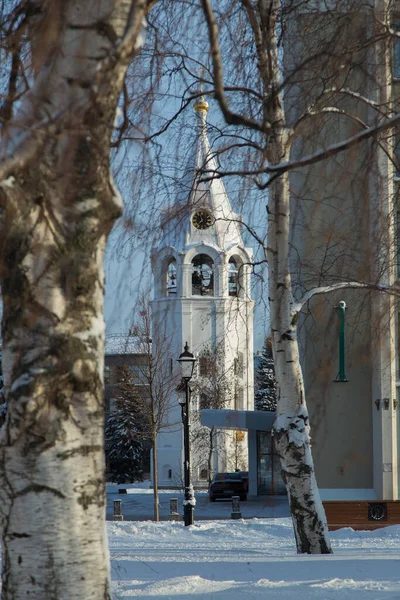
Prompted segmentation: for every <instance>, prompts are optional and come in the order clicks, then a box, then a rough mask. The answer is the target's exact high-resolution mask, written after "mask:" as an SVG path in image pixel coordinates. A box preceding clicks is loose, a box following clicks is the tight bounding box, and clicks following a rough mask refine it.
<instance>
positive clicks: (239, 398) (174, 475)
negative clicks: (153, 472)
mask: <svg viewBox="0 0 400 600" xmlns="http://www.w3.org/2000/svg"><path fill="white" fill-rule="evenodd" d="M194 109H195V112H196V118H197V136H196V139H195V143H194V145H193V148H192V149H191V150H190V151H189V152H188V155H189V159H188V164H187V167H186V170H185V172H184V176H183V184H182V187H183V188H184V189H183V191H182V193H181V194H178V195H177V198H176V201H175V203H174V206H173V207H172V208H170V210H169V211H168V212H167V213H166V214H165V215H164V219H163V222H162V239H161V242H160V244H159V245H158V247H157V248H154V249H153V252H152V267H153V276H154V299H153V301H152V321H153V323H152V325H153V332H155V331H157V330H158V331H159V330H160V329H163V333H164V336H165V338H166V339H168V340H169V342H170V350H169V353H170V359H171V365H172V366H173V371H174V373H175V374H176V373H177V370H178V365H177V363H176V359H177V358H178V356H179V355H180V353H181V352H182V351H183V348H184V345H185V343H186V342H187V343H188V345H189V348H190V351H191V352H193V353H194V354H195V355H199V354H200V356H201V353H202V351H204V349H206V348H208V349H210V350H211V351H213V352H217V353H219V357H220V367H219V369H220V373H221V375H223V374H225V375H226V379H227V380H229V382H230V383H231V386H232V389H234V391H233V393H232V394H231V396H230V401H229V404H230V406H229V407H230V408H232V409H233V408H237V409H241V410H252V409H253V401H254V393H253V304H254V303H253V301H252V300H251V296H250V271H251V263H252V250H251V249H249V248H246V247H245V245H244V243H243V239H242V235H241V216H240V215H238V214H235V213H234V212H233V210H232V207H231V205H230V202H229V199H228V196H227V193H226V191H225V188H224V185H223V183H222V181H221V180H220V179H213V180H211V181H203V180H202V170H203V169H206V170H211V171H214V170H216V162H215V159H214V157H213V153H212V150H211V148H210V143H209V141H208V138H207V125H206V117H207V111H208V104H207V102H206V101H205V100H204V98H201V99H199V100H198V101H197V102H196V103H195V105H194ZM153 339H154V345H155V346H156V347H157V348H162V346H163V340H162V339H161V340H158V339H157V336H156V335H153ZM198 363H200V364H198V367H197V375H198V377H199V378H201V377H202V376H204V377H207V373H204V374H203V373H202V367H203V364H202V362H201V361H198ZM200 387H201V386H200ZM201 402H202V399H201V389H200V390H199V393H197V394H193V395H192V408H193V410H198V409H199V408H201ZM171 405H172V406H173V407H174V412H175V417H176V418H175V419H173V421H174V422H175V423H178V422H180V412H181V409H180V407H179V404H178V398H177V394H176V393H175V394H173V397H171ZM182 437H183V436H182V429H181V426H177V425H175V426H173V427H171V428H170V430H169V431H167V430H166V431H163V432H162V433H161V434H160V435H159V440H158V448H159V450H158V464H159V484H160V485H162V486H168V485H170V486H173V485H176V484H177V482H181V481H182V467H183V439H182ZM221 440H223V441H221V443H219V444H218V445H217V446H215V447H214V450H213V458H212V462H213V464H212V469H211V470H212V471H213V472H215V471H225V470H227V467H228V464H229V456H230V455H231V453H232V451H235V450H237V449H238V446H239V445H240V450H243V451H244V452H243V454H244V455H245V456H246V457H247V434H246V433H244V432H240V433H237V432H233V433H232V432H228V431H227V432H225V433H224V434H221ZM207 454H208V453H207V452H203V453H202V456H198V455H196V447H195V444H193V447H192V455H193V461H192V463H193V464H192V478H193V482H194V483H196V482H198V481H199V480H202V479H203V480H204V479H205V481H207V477H208V475H209V473H208V469H207V465H208V457H207ZM196 458H197V460H196V465H197V466H196V468H194V464H195V459H196ZM199 459H202V460H199Z"/></svg>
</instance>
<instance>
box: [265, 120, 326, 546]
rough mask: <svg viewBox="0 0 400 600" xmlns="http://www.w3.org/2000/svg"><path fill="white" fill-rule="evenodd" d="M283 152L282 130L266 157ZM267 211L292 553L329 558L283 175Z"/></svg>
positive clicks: (279, 430) (279, 442)
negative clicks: (299, 333) (300, 344)
mask: <svg viewBox="0 0 400 600" xmlns="http://www.w3.org/2000/svg"><path fill="white" fill-rule="evenodd" d="M287 147H288V143H287V131H286V130H285V128H284V127H282V132H281V133H279V134H278V135H277V136H276V139H275V141H274V143H273V148H272V149H271V155H272V154H274V155H275V157H276V159H277V160H279V158H278V157H281V158H282V159H283V157H284V156H285V154H286V153H287ZM283 160H284V159H283ZM268 207H269V210H268V212H269V215H268V277H269V283H268V285H269V306H270V316H271V328H272V335H273V340H274V344H273V347H274V364H275V374H276V381H277V418H276V421H275V423H274V427H273V436H274V443H275V448H276V450H277V453H278V455H279V458H280V462H281V467H282V476H283V479H284V482H285V484H286V490H287V494H288V499H289V506H290V513H291V516H292V521H293V526H294V533H295V538H296V545H297V551H298V552H299V553H309V554H328V553H331V547H330V543H329V537H328V528H327V523H326V517H325V512H324V509H323V505H322V502H321V499H320V495H319V490H318V486H317V482H316V479H315V472H314V464H313V459H312V455H311V448H310V437H309V432H310V426H309V420H308V412H307V405H306V397H305V390H304V383H303V375H302V371H301V365H300V360H299V348H298V341H297V331H296V320H297V313H296V312H294V311H293V310H292V306H293V302H292V288H291V278H290V271H289V223H290V201H289V176H288V174H287V173H286V174H285V175H283V176H282V177H280V178H277V179H276V180H275V181H274V182H273V184H272V186H271V189H270V197H269V202H268Z"/></svg>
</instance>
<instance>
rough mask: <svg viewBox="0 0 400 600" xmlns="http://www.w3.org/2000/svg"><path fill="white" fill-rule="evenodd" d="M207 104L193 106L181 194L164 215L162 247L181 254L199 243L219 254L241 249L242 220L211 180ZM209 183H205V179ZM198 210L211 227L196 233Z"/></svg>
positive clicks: (212, 162) (220, 185)
mask: <svg viewBox="0 0 400 600" xmlns="http://www.w3.org/2000/svg"><path fill="white" fill-rule="evenodd" d="M208 108H209V107H208V103H207V101H206V100H204V98H203V97H201V98H200V99H199V100H198V101H197V102H196V103H195V105H194V110H195V113H196V118H197V132H196V139H195V142H194V144H193V146H192V148H191V150H190V153H189V159H188V162H187V165H186V168H185V171H184V174H183V177H182V179H181V181H180V183H179V187H180V191H179V193H178V194H177V197H176V202H175V204H174V206H173V207H172V209H170V210H169V211H167V212H166V213H165V215H164V219H163V223H162V228H163V232H164V236H163V240H162V242H161V244H160V247H161V246H173V247H175V248H176V249H177V250H178V251H183V250H184V249H185V248H187V247H188V246H192V245H193V244H198V243H201V242H204V243H208V244H211V245H212V246H214V247H216V248H217V249H220V250H228V249H229V248H230V247H232V246H233V245H243V242H242V238H241V234H240V222H241V216H240V215H238V214H236V213H234V212H233V211H232V207H231V205H230V202H229V199H228V195H227V193H226V191H225V187H224V184H223V183H222V179H218V178H214V179H212V176H213V174H215V173H217V172H218V169H217V162H216V160H215V156H214V154H213V151H212V149H211V147H210V142H209V140H208V137H207V122H206V121H207V112H208ZM208 178H210V180H208V181H207V179H208ZM199 209H206V210H208V211H209V212H210V213H212V216H213V218H214V223H213V225H212V226H211V227H209V228H208V229H204V230H199V229H196V228H195V227H194V226H193V224H192V220H191V218H192V215H193V213H194V212H196V211H197V210H199Z"/></svg>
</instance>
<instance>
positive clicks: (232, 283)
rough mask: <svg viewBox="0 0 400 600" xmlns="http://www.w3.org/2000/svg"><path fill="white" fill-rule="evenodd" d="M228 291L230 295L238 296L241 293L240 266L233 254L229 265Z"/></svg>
mask: <svg viewBox="0 0 400 600" xmlns="http://www.w3.org/2000/svg"><path fill="white" fill-rule="evenodd" d="M228 293H229V296H238V293H239V273H238V266H237V262H236V260H235V259H234V258H233V256H232V257H231V258H230V259H229V265H228Z"/></svg>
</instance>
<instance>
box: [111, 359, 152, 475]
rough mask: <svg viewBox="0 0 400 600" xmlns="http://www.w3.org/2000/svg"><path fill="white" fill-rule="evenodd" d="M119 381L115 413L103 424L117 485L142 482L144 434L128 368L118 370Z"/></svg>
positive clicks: (136, 395) (140, 402)
mask: <svg viewBox="0 0 400 600" xmlns="http://www.w3.org/2000/svg"><path fill="white" fill-rule="evenodd" d="M120 370H121V379H120V383H119V385H118V397H117V399H116V402H115V410H112V411H111V412H110V414H109V416H108V418H107V423H106V431H105V438H106V447H107V454H108V459H109V466H110V471H111V474H112V476H113V479H114V480H115V481H116V483H125V482H133V481H143V458H144V446H143V437H144V431H143V427H142V425H141V418H140V413H141V408H140V407H141V404H142V401H141V399H140V397H139V394H138V392H137V390H136V388H135V385H134V384H133V383H132V379H131V374H130V372H129V368H128V367H127V366H122V367H120Z"/></svg>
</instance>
